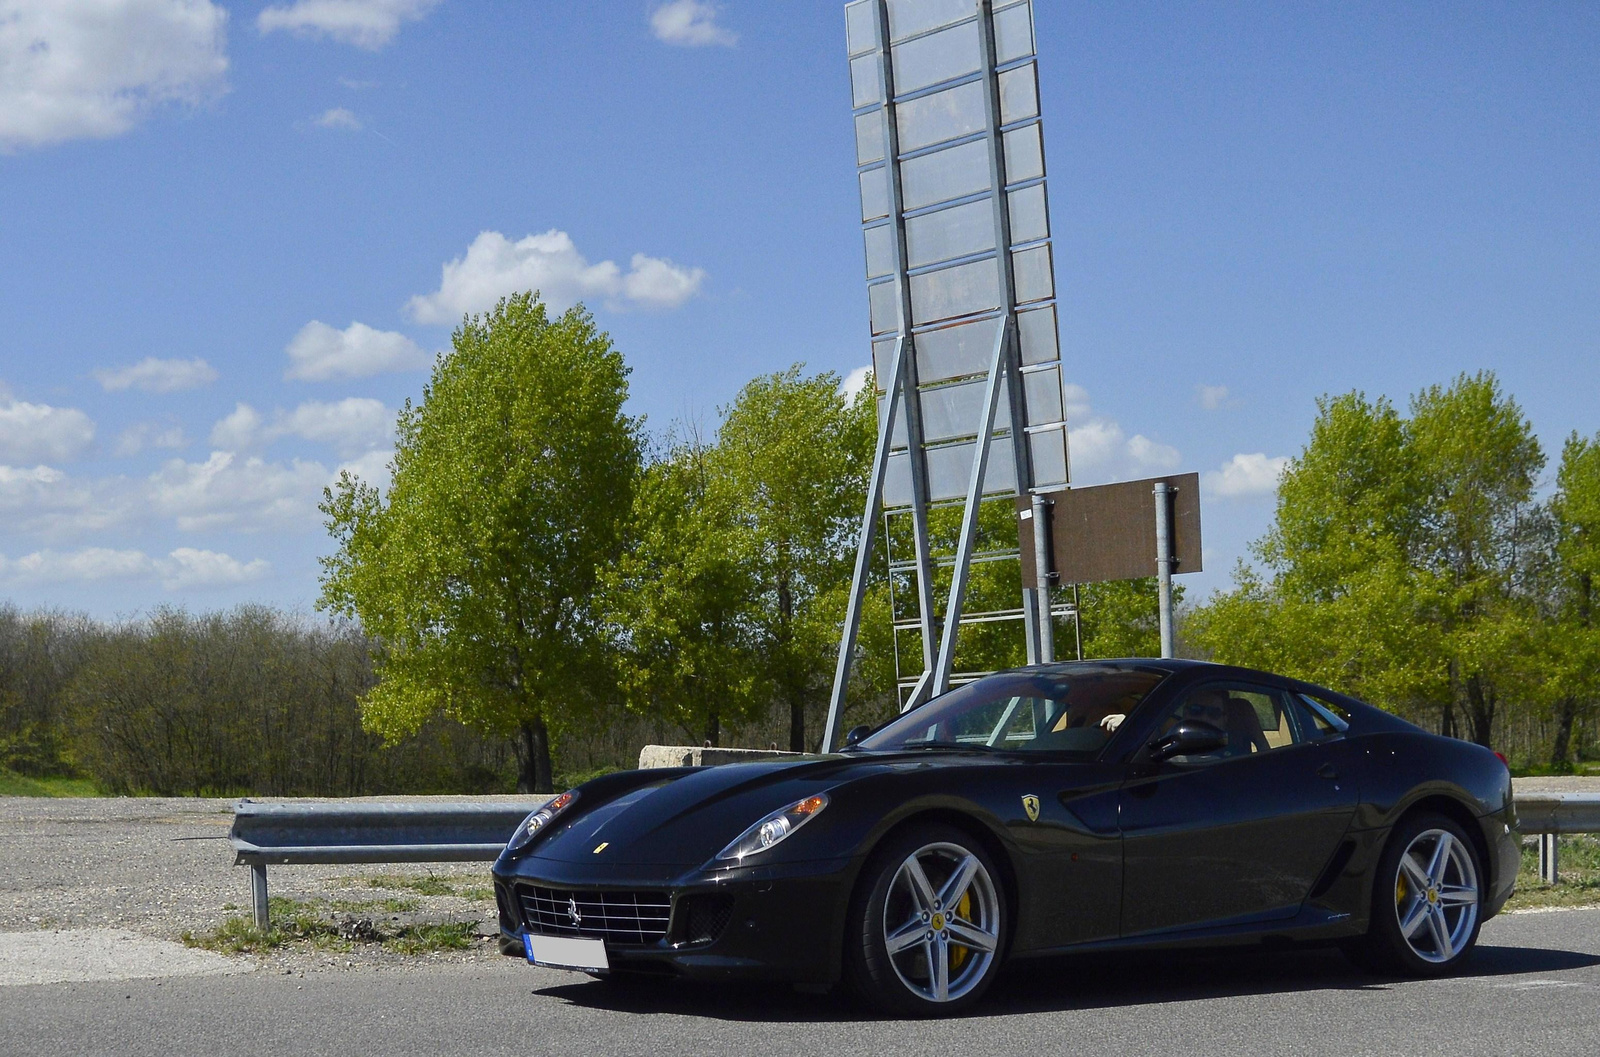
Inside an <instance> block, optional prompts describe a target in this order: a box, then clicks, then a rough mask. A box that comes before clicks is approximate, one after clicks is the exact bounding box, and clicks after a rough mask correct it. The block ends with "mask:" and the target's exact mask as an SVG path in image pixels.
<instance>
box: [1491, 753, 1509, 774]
mask: <svg viewBox="0 0 1600 1057" xmlns="http://www.w3.org/2000/svg"><path fill="white" fill-rule="evenodd" d="M1491 751H1492V750H1491ZM1494 758H1495V759H1497V760H1499V761H1500V762H1501V763H1503V764H1505V765H1506V770H1508V771H1509V770H1511V761H1510V760H1508V759H1506V754H1505V753H1503V752H1497V753H1495V754H1494Z"/></svg>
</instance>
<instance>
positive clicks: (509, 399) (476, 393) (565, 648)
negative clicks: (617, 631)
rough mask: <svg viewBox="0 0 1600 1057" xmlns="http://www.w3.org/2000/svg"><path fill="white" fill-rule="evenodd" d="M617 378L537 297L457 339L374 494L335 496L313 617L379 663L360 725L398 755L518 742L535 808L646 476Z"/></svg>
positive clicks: (595, 669)
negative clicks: (418, 733)
mask: <svg viewBox="0 0 1600 1057" xmlns="http://www.w3.org/2000/svg"><path fill="white" fill-rule="evenodd" d="M627 377H628V368H627V366H626V365H625V364H624V363H623V359H622V356H621V354H620V353H618V352H617V351H616V349H615V348H614V347H613V346H612V344H611V341H610V339H609V338H608V337H607V336H606V335H604V334H602V333H600V332H599V331H598V330H597V329H596V328H595V326H594V322H593V320H592V319H591V318H590V316H589V315H588V314H587V313H585V312H584V311H582V310H581V309H573V310H571V311H568V312H566V313H565V314H563V315H561V316H560V317H558V318H556V319H551V318H550V317H549V315H548V313H547V311H546V309H545V306H544V304H543V303H542V302H540V301H539V300H538V298H537V297H536V296H535V295H532V294H519V295H517V296H514V297H512V298H510V299H508V300H503V301H501V302H500V304H498V305H497V306H496V307H495V308H494V310H493V311H492V312H489V313H487V314H485V315H483V316H472V317H469V318H468V319H466V320H465V321H464V322H463V323H462V325H461V326H460V327H459V328H458V329H457V330H456V332H455V334H454V335H453V338H452V351H451V352H450V353H449V354H448V355H446V356H442V357H441V358H440V359H439V361H438V362H437V363H436V365H435V367H434V371H433V377H432V379H431V381H430V382H429V384H428V386H427V388H426V390H425V391H424V394H423V399H422V402H421V404H420V405H417V406H412V405H411V404H410V402H407V404H406V406H405V408H404V410H402V412H401V414H400V420H399V426H398V434H399V436H398V443H397V445H396V451H395V458H394V475H393V482H392V484H391V485H390V487H389V490H388V492H387V494H381V493H379V492H378V491H377V490H376V489H375V488H372V487H371V486H368V485H365V484H363V483H361V482H359V481H355V480H353V479H351V478H350V477H348V476H347V475H345V476H341V479H340V481H339V483H338V485H337V486H336V487H335V488H334V489H333V490H332V491H330V492H329V493H328V495H327V497H326V499H325V501H324V504H323V511H324V513H325V514H326V515H327V520H328V527H329V530H330V531H331V532H332V534H333V535H334V537H335V539H336V540H337V541H338V544H339V549H338V551H337V553H335V554H334V555H332V556H331V557H329V558H326V559H324V562H323V565H324V577H323V594H322V603H321V604H322V605H324V606H325V607H327V608H329V609H332V610H334V611H335V612H338V613H341V614H345V615H348V616H351V617H356V618H359V619H360V621H361V623H362V625H363V627H365V628H366V629H367V631H368V632H369V633H371V634H372V635H374V636H375V637H376V638H377V639H378V640H379V641H380V642H381V643H382V647H383V650H382V654H381V655H380V658H379V675H380V682H379V683H378V685H377V686H376V687H375V688H374V689H373V690H372V691H371V692H370V693H369V694H368V695H367V697H366V699H365V710H366V716H367V720H368V722H369V724H370V725H371V727H372V728H373V729H374V730H377V731H380V732H382V733H383V734H385V735H386V736H390V737H394V736H399V735H402V734H405V733H408V732H412V731H415V730H417V729H419V728H420V727H421V725H422V724H423V723H424V722H425V721H426V720H427V718H428V717H429V716H431V715H433V714H435V713H438V712H443V713H445V714H447V715H450V716H453V717H455V718H458V719H460V720H462V721H464V722H467V723H470V724H472V725H473V726H475V727H478V728H479V729H482V730H485V731H489V732H493V733H495V734H499V735H502V736H505V737H508V738H511V739H513V741H514V744H515V745H516V748H517V754H518V758H519V761H520V763H521V778H520V781H519V788H526V789H529V790H533V791H548V790H549V789H550V788H551V778H552V768H551V758H550V738H551V734H552V730H555V731H557V732H559V730H561V729H562V728H563V727H566V726H569V725H571V724H574V723H576V722H578V721H579V720H580V717H581V716H582V714H583V713H584V711H585V710H587V709H590V708H593V707H594V706H595V705H596V704H597V703H598V700H599V695H600V694H601V693H602V692H603V687H604V681H605V675H606V673H607V672H608V670H609V669H608V666H607V665H606V663H605V657H604V652H603V638H602V635H601V634H600V629H601V613H600V611H599V606H598V604H597V601H598V598H597V590H596V589H597V586H598V584H599V581H600V577H601V572H602V570H603V569H604V568H605V567H606V566H608V565H609V564H610V563H611V562H613V561H614V560H615V559H616V558H617V556H618V554H619V553H620V552H621V549H622V545H623V542H624V537H623V534H624V529H625V525H626V522H627V516H628V512H629V510H630V508H631V506H632V498H633V487H634V480H635V476H636V475H637V473H638V467H639V439H638V432H639V425H638V423H637V422H636V421H635V420H634V419H632V418H630V417H629V416H627V415H626V414H624V413H623V410H622V406H623V401H624V400H625V399H626V396H627Z"/></svg>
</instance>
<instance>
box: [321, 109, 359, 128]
mask: <svg viewBox="0 0 1600 1057" xmlns="http://www.w3.org/2000/svg"><path fill="white" fill-rule="evenodd" d="M311 123H312V124H313V125H316V126H317V127H318V128H338V129H346V130H348V131H350V132H360V131H361V119H360V118H358V117H356V115H355V113H354V112H353V111H350V110H346V109H345V108H344V107H342V106H336V107H334V108H333V109H332V110H325V111H323V112H322V115H321V116H320V117H314V118H312V119H311Z"/></svg>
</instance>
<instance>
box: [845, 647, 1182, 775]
mask: <svg viewBox="0 0 1600 1057" xmlns="http://www.w3.org/2000/svg"><path fill="white" fill-rule="evenodd" d="M1166 677H1167V673H1166V672H1162V671H1157V670H1154V669H1150V668H1135V667H1131V666H1130V667H1112V666H1108V665H1092V666H1090V665H1084V666H1082V667H1076V666H1068V667H1062V668H1052V669H1050V670H1048V671H1032V672H1002V673H1001V674H999V675H991V676H988V677H987V678H984V679H979V680H977V681H976V682H972V683H968V684H967V685H966V686H962V687H958V688H957V689H955V690H952V691H950V692H949V693H948V694H944V695H942V696H940V697H936V698H934V699H933V700H932V701H929V702H928V703H927V704H925V705H923V706H922V707H921V708H917V709H913V710H912V711H910V712H908V713H906V714H905V715H903V716H901V717H900V718H899V719H897V720H895V721H893V722H892V723H890V724H889V725H888V726H886V727H884V728H883V729H882V730H879V731H877V732H875V733H873V734H871V735H869V736H867V737H866V738H863V739H862V740H861V741H860V742H858V743H857V745H856V747H857V748H860V749H875V750H878V751H884V750H904V749H922V748H927V749H937V748H958V749H979V750H981V749H999V750H1006V751H1020V752H1059V753H1066V754H1070V755H1075V756H1079V757H1082V758H1084V759H1088V758H1090V757H1092V756H1094V755H1095V754H1096V753H1098V752H1099V751H1100V750H1101V749H1102V748H1104V747H1105V744H1106V742H1108V741H1110V740H1111V735H1112V734H1113V733H1115V732H1116V730H1117V728H1118V727H1119V726H1121V725H1122V723H1123V721H1124V720H1126V719H1127V718H1128V716H1129V715H1130V714H1132V712H1133V710H1134V709H1135V708H1137V707H1138V706H1139V703H1140V702H1141V701H1143V700H1144V699H1145V698H1146V697H1147V696H1148V695H1149V693H1150V691H1151V690H1154V689H1155V687H1156V685H1157V684H1158V683H1160V682H1161V680H1163V679H1165V678H1166Z"/></svg>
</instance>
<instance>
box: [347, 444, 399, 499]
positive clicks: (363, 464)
mask: <svg viewBox="0 0 1600 1057" xmlns="http://www.w3.org/2000/svg"><path fill="white" fill-rule="evenodd" d="M393 459H394V450H393V449H383V450H378V451H369V452H367V453H366V454H365V455H361V456H358V457H356V458H354V459H351V460H350V461H349V462H346V463H341V464H340V466H339V468H338V469H337V470H335V471H334V476H335V477H338V475H339V474H340V473H348V474H349V475H350V476H351V477H357V478H360V479H361V480H362V481H364V482H366V483H367V484H370V485H372V486H373V487H375V488H377V489H378V490H379V491H380V492H381V491H388V489H389V480H390V478H391V477H392V476H393V467H392V466H390V461H391V460H393Z"/></svg>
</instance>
